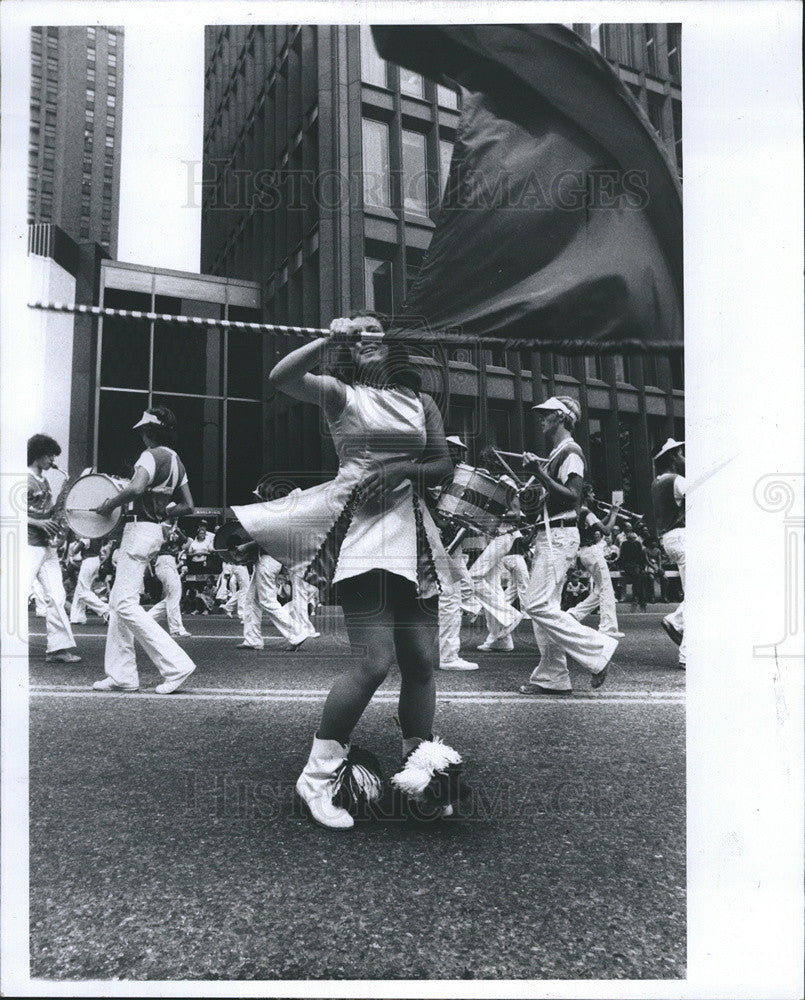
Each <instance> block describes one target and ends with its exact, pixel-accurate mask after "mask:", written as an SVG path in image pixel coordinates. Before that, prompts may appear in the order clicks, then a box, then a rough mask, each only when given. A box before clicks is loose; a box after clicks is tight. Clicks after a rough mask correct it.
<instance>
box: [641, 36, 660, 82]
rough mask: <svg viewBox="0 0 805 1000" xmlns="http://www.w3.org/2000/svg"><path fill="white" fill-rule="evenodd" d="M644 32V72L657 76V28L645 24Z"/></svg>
mask: <svg viewBox="0 0 805 1000" xmlns="http://www.w3.org/2000/svg"><path fill="white" fill-rule="evenodd" d="M643 28H644V30H645V32H646V72H648V73H651V74H652V76H656V75H657V28H656V26H655V25H653V24H645V25H643Z"/></svg>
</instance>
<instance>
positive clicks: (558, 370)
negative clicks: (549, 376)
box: [553, 354, 573, 378]
mask: <svg viewBox="0 0 805 1000" xmlns="http://www.w3.org/2000/svg"><path fill="white" fill-rule="evenodd" d="M553 371H554V374H555V375H569V376H570V377H571V378H572V377H573V359H572V358H571V357H570V355H569V354H554V356H553Z"/></svg>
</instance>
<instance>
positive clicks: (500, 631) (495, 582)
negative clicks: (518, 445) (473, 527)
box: [470, 448, 524, 652]
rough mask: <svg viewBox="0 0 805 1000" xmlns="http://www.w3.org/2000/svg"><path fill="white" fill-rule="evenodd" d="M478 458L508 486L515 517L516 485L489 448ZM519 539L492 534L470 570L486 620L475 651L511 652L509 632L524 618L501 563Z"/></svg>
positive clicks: (504, 533) (513, 533) (510, 533)
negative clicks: (508, 590)
mask: <svg viewBox="0 0 805 1000" xmlns="http://www.w3.org/2000/svg"><path fill="white" fill-rule="evenodd" d="M480 459H481V461H482V463H483V467H484V468H486V469H487V470H488V471H489V472H491V473H492V474H493V475H496V476H498V477H499V478H500V479H501V480H502V481H503V482H504V483H507V484H508V485H509V486H510V487H511V494H510V497H511V506H512V511H513V513H515V514H518V513H519V506H518V505H517V501H516V496H517V486H518V484H517V483H515V481H514V480H513V479H512V478H511V477H510V476H508V475H506V473H505V471H504V468H503V466H502V465H501V464H500V461H499V459H498V458H497V457H496V455H495V453H494V452H493V451H492V449H491V448H488V449H486V450H485V451H484V452H482V454H481V456H480ZM520 538H522V535H521V533H520V532H519V531H502V532H501V533H500V534H498V535H495V536H494V537H492V538H491V539H490V541H489V543H488V545H487V546H486V548H485V549H484V551H483V552H482V553H481V554H480V556H479V557H478V558H477V559H476V560H475V562H474V563H473V564H472V568H471V569H470V577H471V579H472V583H473V587H474V590H475V596H476V598H477V599H478V603H479V604H480V605H481V607H482V608H483V609H484V616H485V618H486V628H487V636H486V639H485V640H484V641H483V642H482V643H481V644H480V645H479V646H478V649H480V650H482V651H484V652H485V651H488V650H498V651H500V652H511V651H512V650H513V649H514V639H513V638H512V632H514V630H515V629H516V628H517V626H518V625H519V624H520V622H521V621H522V620H523V617H524V615H523V612H522V610H520V611H518V610H517V609H516V608H515V607H514V605H513V604H512V603H511V601H510V600H509V599H508V597H507V595H506V591H505V590H504V589H503V560H504V559H505V558H506V556H508V555H509V553H510V552H511V550H512V548H513V546H514V544H515V542H516V541H517V540H518V539H520Z"/></svg>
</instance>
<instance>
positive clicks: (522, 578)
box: [503, 555, 528, 608]
mask: <svg viewBox="0 0 805 1000" xmlns="http://www.w3.org/2000/svg"><path fill="white" fill-rule="evenodd" d="M503 569H504V570H505V571H506V573H507V574H508V576H509V586H508V588H507V590H506V597H507V598H508V600H509V601H511V599H512V598H513V597H514V595H515V594H517V598H518V600H519V601H520V607H521V608H522V606H523V602H524V601H525V595H526V592H527V590H528V565H527V563H526V561H525V556H516V555H514V556H513V555H508V556H504V557H503Z"/></svg>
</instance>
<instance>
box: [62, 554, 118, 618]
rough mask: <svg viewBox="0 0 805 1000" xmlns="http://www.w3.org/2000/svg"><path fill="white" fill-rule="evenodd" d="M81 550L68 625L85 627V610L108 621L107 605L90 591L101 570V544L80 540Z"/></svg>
mask: <svg viewBox="0 0 805 1000" xmlns="http://www.w3.org/2000/svg"><path fill="white" fill-rule="evenodd" d="M80 541H81V550H82V552H83V559H82V560H81V564H80V567H79V570H78V579H77V580H76V584H75V591H74V592H73V602H72V605H71V606H70V624H71V625H86V623H87V608H89V609H90V611H94V612H95V614H96V615H98V616H99V617H101V618H103V619H104V621H108V620H109V605H108V604H107V603H106V601H102V600H101V598H100V597H98V595H97V594H96V593H95V591H94V590H93V589H92V585H93V584H94V583H95V581H96V580H97V579H98V573H99V572H100V569H101V542H100V539H96V540H95V541H94V542H92V541H90V540H89V539H86V538H84V539H81V540H80Z"/></svg>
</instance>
